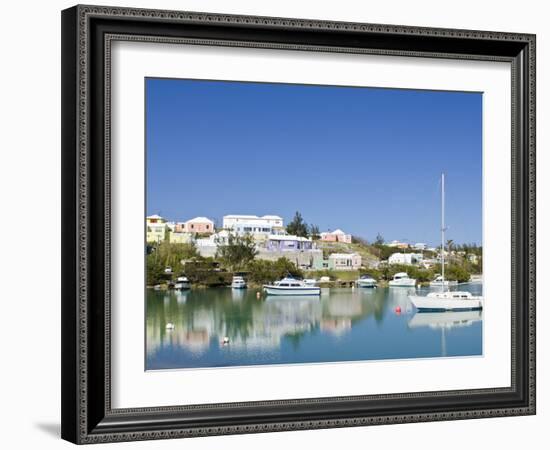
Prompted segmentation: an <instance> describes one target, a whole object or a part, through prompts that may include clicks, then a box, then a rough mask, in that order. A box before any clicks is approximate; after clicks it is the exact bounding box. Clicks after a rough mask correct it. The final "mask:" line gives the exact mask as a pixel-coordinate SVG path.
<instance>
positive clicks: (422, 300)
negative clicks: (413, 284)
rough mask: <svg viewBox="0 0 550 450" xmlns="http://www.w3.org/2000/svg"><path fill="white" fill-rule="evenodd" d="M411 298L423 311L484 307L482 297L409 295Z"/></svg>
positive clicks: (469, 309) (473, 309) (475, 309)
mask: <svg viewBox="0 0 550 450" xmlns="http://www.w3.org/2000/svg"><path fill="white" fill-rule="evenodd" d="M409 299H410V300H411V302H412V304H413V305H414V306H415V308H416V309H418V311H423V312H443V311H477V310H480V309H483V299H482V298H471V299H470V298H469V299H456V298H448V299H447V298H434V297H422V296H418V295H409Z"/></svg>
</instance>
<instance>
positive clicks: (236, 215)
mask: <svg viewBox="0 0 550 450" xmlns="http://www.w3.org/2000/svg"><path fill="white" fill-rule="evenodd" d="M223 218H224V219H259V217H258V216H251V215H247V214H228V215H227V216H223Z"/></svg>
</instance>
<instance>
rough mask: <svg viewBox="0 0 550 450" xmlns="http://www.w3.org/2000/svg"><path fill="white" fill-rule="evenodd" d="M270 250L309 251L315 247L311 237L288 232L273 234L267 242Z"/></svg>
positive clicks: (267, 247)
mask: <svg viewBox="0 0 550 450" xmlns="http://www.w3.org/2000/svg"><path fill="white" fill-rule="evenodd" d="M266 249H267V250H269V251H296V250H298V251H307V250H312V249H313V241H312V240H311V238H305V237H300V236H292V235H288V234H271V235H269V237H268V239H267V242H266Z"/></svg>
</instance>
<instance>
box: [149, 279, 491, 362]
mask: <svg viewBox="0 0 550 450" xmlns="http://www.w3.org/2000/svg"><path fill="white" fill-rule="evenodd" d="M258 292H259V291H258V289H231V288H215V289H212V288H211V289H193V290H190V291H183V292H176V291H168V292H160V291H154V290H148V292H147V322H146V333H147V339H146V350H147V368H149V369H155V368H170V367H212V366H224V365H251V364H266V363H289V362H322V361H344V360H363V359H384V358H398V357H416V356H426V355H428V356H434V355H435V356H437V355H439V354H440V353H441V352H440V350H438V347H439V346H438V345H435V344H434V343H437V342H439V339H437V338H436V340H434V331H436V330H435V329H436V328H437V329H439V326H440V324H443V323H445V324H447V325H446V326H455V325H456V324H460V323H466V322H468V321H473V320H474V319H475V320H477V321H481V317H480V316H479V317H477V316H476V317H474V316H464V315H456V314H457V313H435V315H433V314H434V313H422V314H416V315H414V311H413V308H412V305H411V303H410V301H409V300H408V295H409V293H410V292H409V289H407V288H403V289H387V288H386V289H384V288H378V289H345V288H342V289H323V290H322V293H321V296H320V297H315V296H313V297H309V296H305V297H300V296H267V297H266V296H265V295H261V297H260V298H258V297H257V294H258ZM397 307H399V308H397ZM397 310H399V313H397V312H396V311H397ZM473 313H478V314H480V312H473ZM437 314H439V316H438V315H437ZM449 314H452V315H454V316H452V315H449ZM458 314H460V313H458ZM442 315H443V316H442ZM472 323H473V322H472ZM167 324H171V325H170V326H169V329H167V327H166V325H167ZM424 327H427V328H428V329H431V330H433V331H432V332H430V333H428V334H426V333H424V332H422V333H416V332H415V331H414V330H415V329H423V328H424ZM170 328H171V329H170ZM411 332H413V335H411ZM467 341H468V342H469V344H468V346H462V345H461V344H460V342H458V345H457V346H456V349H457V350H456V351H458V352H459V353H460V354H478V353H479V352H480V350H479V349H480V348H481V327H477V328H476V329H475V330H474V331H473V332H472V333H471V336H469V337H468V339H467ZM472 342H473V343H474V344H475V345H473V344H472Z"/></svg>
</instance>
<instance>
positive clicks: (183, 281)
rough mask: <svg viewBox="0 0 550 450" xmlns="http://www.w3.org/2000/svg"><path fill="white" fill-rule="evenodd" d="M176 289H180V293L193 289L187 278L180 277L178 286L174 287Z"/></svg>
mask: <svg viewBox="0 0 550 450" xmlns="http://www.w3.org/2000/svg"><path fill="white" fill-rule="evenodd" d="M174 289H178V290H180V291H183V290H187V289H191V283H189V279H188V278H187V277H184V276H181V277H178V279H177V280H176V284H175V285H174Z"/></svg>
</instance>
